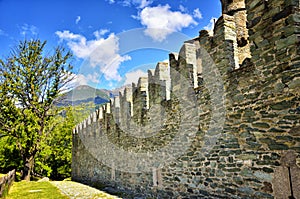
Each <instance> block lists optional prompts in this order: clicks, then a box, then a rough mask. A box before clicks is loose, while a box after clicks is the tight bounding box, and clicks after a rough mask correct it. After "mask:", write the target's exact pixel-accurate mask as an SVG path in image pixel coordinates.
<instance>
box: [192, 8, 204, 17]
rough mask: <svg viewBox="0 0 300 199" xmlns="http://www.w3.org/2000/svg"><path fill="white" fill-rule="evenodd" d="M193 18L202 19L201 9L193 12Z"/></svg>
mask: <svg viewBox="0 0 300 199" xmlns="http://www.w3.org/2000/svg"><path fill="white" fill-rule="evenodd" d="M193 16H194V17H195V18H198V19H202V18H203V17H202V13H201V12H200V10H199V8H197V9H195V10H194V12H193Z"/></svg>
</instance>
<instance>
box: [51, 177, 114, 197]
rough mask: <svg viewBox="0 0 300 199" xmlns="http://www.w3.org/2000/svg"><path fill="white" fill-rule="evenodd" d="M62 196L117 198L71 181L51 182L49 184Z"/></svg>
mask: <svg viewBox="0 0 300 199" xmlns="http://www.w3.org/2000/svg"><path fill="white" fill-rule="evenodd" d="M51 183H52V184H53V185H54V186H56V187H57V188H58V189H59V190H60V191H61V192H62V193H63V194H65V195H67V196H68V197H69V198H71V199H100V198H101V199H116V198H118V197H117V196H112V195H110V194H108V193H105V192H103V191H100V190H98V189H95V188H92V187H89V186H87V185H84V184H80V183H77V182H72V181H53V182H51Z"/></svg>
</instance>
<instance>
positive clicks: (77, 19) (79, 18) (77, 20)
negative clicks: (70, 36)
mask: <svg viewBox="0 0 300 199" xmlns="http://www.w3.org/2000/svg"><path fill="white" fill-rule="evenodd" d="M80 20H81V17H80V16H77V18H76V21H75V23H76V24H78V23H79V21H80Z"/></svg>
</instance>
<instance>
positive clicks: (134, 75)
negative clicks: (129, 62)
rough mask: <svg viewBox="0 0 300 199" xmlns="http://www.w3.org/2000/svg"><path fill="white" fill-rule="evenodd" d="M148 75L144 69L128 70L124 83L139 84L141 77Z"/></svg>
mask: <svg viewBox="0 0 300 199" xmlns="http://www.w3.org/2000/svg"><path fill="white" fill-rule="evenodd" d="M147 76H148V74H147V73H146V72H144V71H142V70H136V71H132V72H128V73H126V74H125V82H124V85H128V84H130V85H131V84H132V83H135V84H137V83H138V80H139V78H140V77H147Z"/></svg>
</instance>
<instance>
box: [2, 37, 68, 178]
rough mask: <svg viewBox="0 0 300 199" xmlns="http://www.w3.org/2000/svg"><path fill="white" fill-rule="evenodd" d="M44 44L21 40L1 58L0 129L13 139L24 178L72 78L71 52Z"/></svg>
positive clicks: (28, 175)
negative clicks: (56, 106) (3, 58)
mask: <svg viewBox="0 0 300 199" xmlns="http://www.w3.org/2000/svg"><path fill="white" fill-rule="evenodd" d="M45 45H46V42H42V41H40V40H30V41H26V40H25V41H21V42H20V43H19V45H18V46H17V47H16V48H15V49H13V50H12V52H11V55H10V56H9V57H8V58H7V59H6V60H4V61H3V60H0V104H1V106H0V132H1V135H2V136H8V137H9V139H11V141H12V142H15V144H16V146H17V148H18V151H19V152H20V156H21V157H22V163H23V175H22V179H25V180H30V174H31V172H32V170H33V167H34V160H35V157H36V155H37V154H38V152H40V150H41V149H42V148H44V146H43V143H44V141H46V140H47V139H48V138H49V136H50V133H51V129H49V128H48V127H47V126H48V125H49V122H50V121H51V120H52V119H53V117H54V116H55V115H56V110H55V108H54V106H53V105H54V104H55V103H56V100H57V99H58V97H59V96H60V95H61V93H62V92H63V89H64V88H65V86H66V85H67V83H68V82H69V81H70V80H71V79H70V76H69V74H70V70H71V69H72V66H71V65H70V58H71V54H70V53H69V52H67V51H65V49H64V48H61V47H57V48H56V49H55V51H54V52H53V53H52V54H46V52H45ZM51 136H52V135H51Z"/></svg>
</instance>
